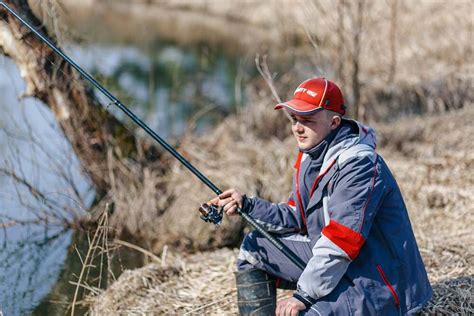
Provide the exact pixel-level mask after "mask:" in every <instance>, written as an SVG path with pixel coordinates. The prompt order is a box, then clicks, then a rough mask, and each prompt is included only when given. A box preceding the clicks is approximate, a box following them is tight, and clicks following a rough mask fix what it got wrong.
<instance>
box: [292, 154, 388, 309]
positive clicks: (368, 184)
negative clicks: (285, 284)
mask: <svg viewBox="0 0 474 316" xmlns="http://www.w3.org/2000/svg"><path fill="white" fill-rule="evenodd" d="M338 163H339V162H338ZM339 164H340V165H339V169H340V171H339V175H338V176H337V177H336V178H335V180H334V184H333V190H332V195H331V196H330V197H329V201H328V211H329V212H328V213H329V219H330V220H329V223H328V224H327V226H326V227H324V229H323V230H322V233H321V238H320V239H318V241H317V242H316V244H315V245H314V247H313V249H312V251H313V257H312V258H311V259H310V260H309V262H308V265H307V266H306V268H305V270H304V271H303V273H302V275H301V277H300V279H299V280H298V289H297V291H296V293H295V297H296V298H298V299H300V300H301V301H303V302H304V303H305V304H307V305H311V304H312V303H313V301H314V300H316V299H318V298H320V297H323V296H325V295H327V294H329V293H330V292H331V291H332V290H333V289H334V288H335V287H336V285H337V284H338V283H339V281H340V279H341V278H342V276H343V275H344V274H345V273H346V271H347V268H348V266H349V263H350V262H351V261H352V260H354V259H355V258H357V255H358V254H359V251H360V249H361V247H362V246H363V244H364V242H365V239H366V238H367V236H368V234H369V230H370V227H371V225H372V222H373V219H374V217H375V213H376V211H377V209H378V206H379V203H380V201H381V200H382V199H383V197H384V195H385V191H386V190H385V187H384V183H383V181H382V177H381V174H380V165H379V164H378V159H377V154H376V153H375V152H373V151H372V153H370V154H368V155H365V156H363V157H360V156H356V157H353V158H351V159H350V160H349V161H347V162H345V164H344V165H341V163H339Z"/></svg>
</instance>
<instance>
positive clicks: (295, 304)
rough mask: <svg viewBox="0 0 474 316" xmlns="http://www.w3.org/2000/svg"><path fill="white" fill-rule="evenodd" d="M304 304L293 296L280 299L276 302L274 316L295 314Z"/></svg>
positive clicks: (293, 315)
mask: <svg viewBox="0 0 474 316" xmlns="http://www.w3.org/2000/svg"><path fill="white" fill-rule="evenodd" d="M305 309H306V306H305V305H304V304H303V303H302V302H300V301H298V300H297V299H296V298H294V297H290V298H287V299H284V300H281V301H279V302H278V304H277V308H276V312H275V314H276V316H297V315H298V313H299V312H300V311H302V310H305Z"/></svg>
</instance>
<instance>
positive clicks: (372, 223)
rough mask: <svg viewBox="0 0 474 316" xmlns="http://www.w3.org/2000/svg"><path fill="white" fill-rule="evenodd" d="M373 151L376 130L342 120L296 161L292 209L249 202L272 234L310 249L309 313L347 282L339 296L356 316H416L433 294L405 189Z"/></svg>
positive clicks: (300, 293) (305, 275)
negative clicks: (413, 315)
mask: <svg viewBox="0 0 474 316" xmlns="http://www.w3.org/2000/svg"><path fill="white" fill-rule="evenodd" d="M375 147H376V142H375V134H374V131H373V130H372V129H371V128H369V127H366V126H364V125H362V124H360V123H359V122H357V121H353V120H346V119H343V120H342V124H341V125H340V127H339V128H338V129H337V130H336V131H333V132H332V133H331V134H330V135H329V136H328V137H327V138H326V139H325V140H323V141H322V142H321V143H320V144H318V145H316V146H315V147H314V148H312V149H310V150H309V151H306V152H300V153H299V154H298V158H297V161H296V164H295V177H294V180H293V192H292V193H291V195H290V198H289V200H288V201H287V202H286V203H279V204H275V203H270V202H268V201H266V200H263V199H260V198H257V197H252V198H248V199H247V204H248V206H247V207H246V211H247V212H248V213H249V215H250V216H252V217H253V218H254V219H255V220H256V221H257V222H259V223H260V224H262V225H264V227H265V228H266V229H267V230H269V231H271V232H273V233H276V234H283V235H285V236H288V235H293V236H296V237H304V238H307V240H308V241H309V242H310V243H311V247H312V248H311V249H312V250H311V251H312V257H310V259H309V261H308V263H307V266H306V268H305V269H304V271H303V272H302V274H301V276H300V277H299V279H298V283H297V286H298V288H297V291H296V293H295V297H296V298H298V299H300V300H301V301H303V302H304V303H305V304H306V305H307V306H310V305H312V304H313V303H315V302H317V301H318V300H320V299H321V298H324V297H325V296H327V295H329V294H330V293H331V292H333V291H334V290H335V289H336V287H337V286H338V284H340V283H341V282H342V280H343V281H344V283H347V284H348V285H347V286H344V287H343V288H344V290H341V293H338V296H340V295H342V294H344V295H345V301H346V304H347V305H348V306H350V307H351V308H350V310H351V311H352V312H354V314H364V315H366V314H384V315H389V314H411V313H415V312H416V311H418V310H420V309H421V308H422V306H423V305H424V304H425V303H426V302H427V301H428V300H429V299H430V297H431V295H432V290H431V286H430V284H429V281H428V277H427V274H426V271H425V267H424V265H423V261H422V259H421V256H420V253H419V250H418V247H417V244H416V240H415V237H414V234H413V231H412V228H411V224H410V220H409V218H408V213H407V210H406V206H405V203H404V201H403V198H402V195H401V192H400V189H399V187H398V185H397V183H396V181H395V179H394V177H393V175H392V174H391V172H390V170H389V168H388V167H387V165H386V164H385V162H384V160H383V159H382V157H380V156H379V155H378V154H377V153H376V151H375ZM342 292H344V293H342ZM394 307H395V308H394Z"/></svg>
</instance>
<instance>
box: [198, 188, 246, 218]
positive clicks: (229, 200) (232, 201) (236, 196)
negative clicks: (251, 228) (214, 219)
mask: <svg viewBox="0 0 474 316" xmlns="http://www.w3.org/2000/svg"><path fill="white" fill-rule="evenodd" d="M242 200H243V196H242V194H240V193H239V192H237V191H236V190H235V189H229V190H227V191H224V192H222V193H221V194H219V196H216V197H215V198H213V199H211V200H209V201H208V202H207V204H213V205H217V206H219V207H224V212H225V213H226V214H227V215H229V216H233V215H237V207H240V208H242Z"/></svg>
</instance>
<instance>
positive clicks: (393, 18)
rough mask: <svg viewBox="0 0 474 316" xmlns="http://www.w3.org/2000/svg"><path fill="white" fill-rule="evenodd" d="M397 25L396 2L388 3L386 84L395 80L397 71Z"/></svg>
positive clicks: (395, 0)
mask: <svg viewBox="0 0 474 316" xmlns="http://www.w3.org/2000/svg"><path fill="white" fill-rule="evenodd" d="M397 25H398V0H392V1H391V2H390V69H389V72H388V84H391V83H393V82H394V80H395V75H396V69H397V47H396V41H397Z"/></svg>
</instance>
